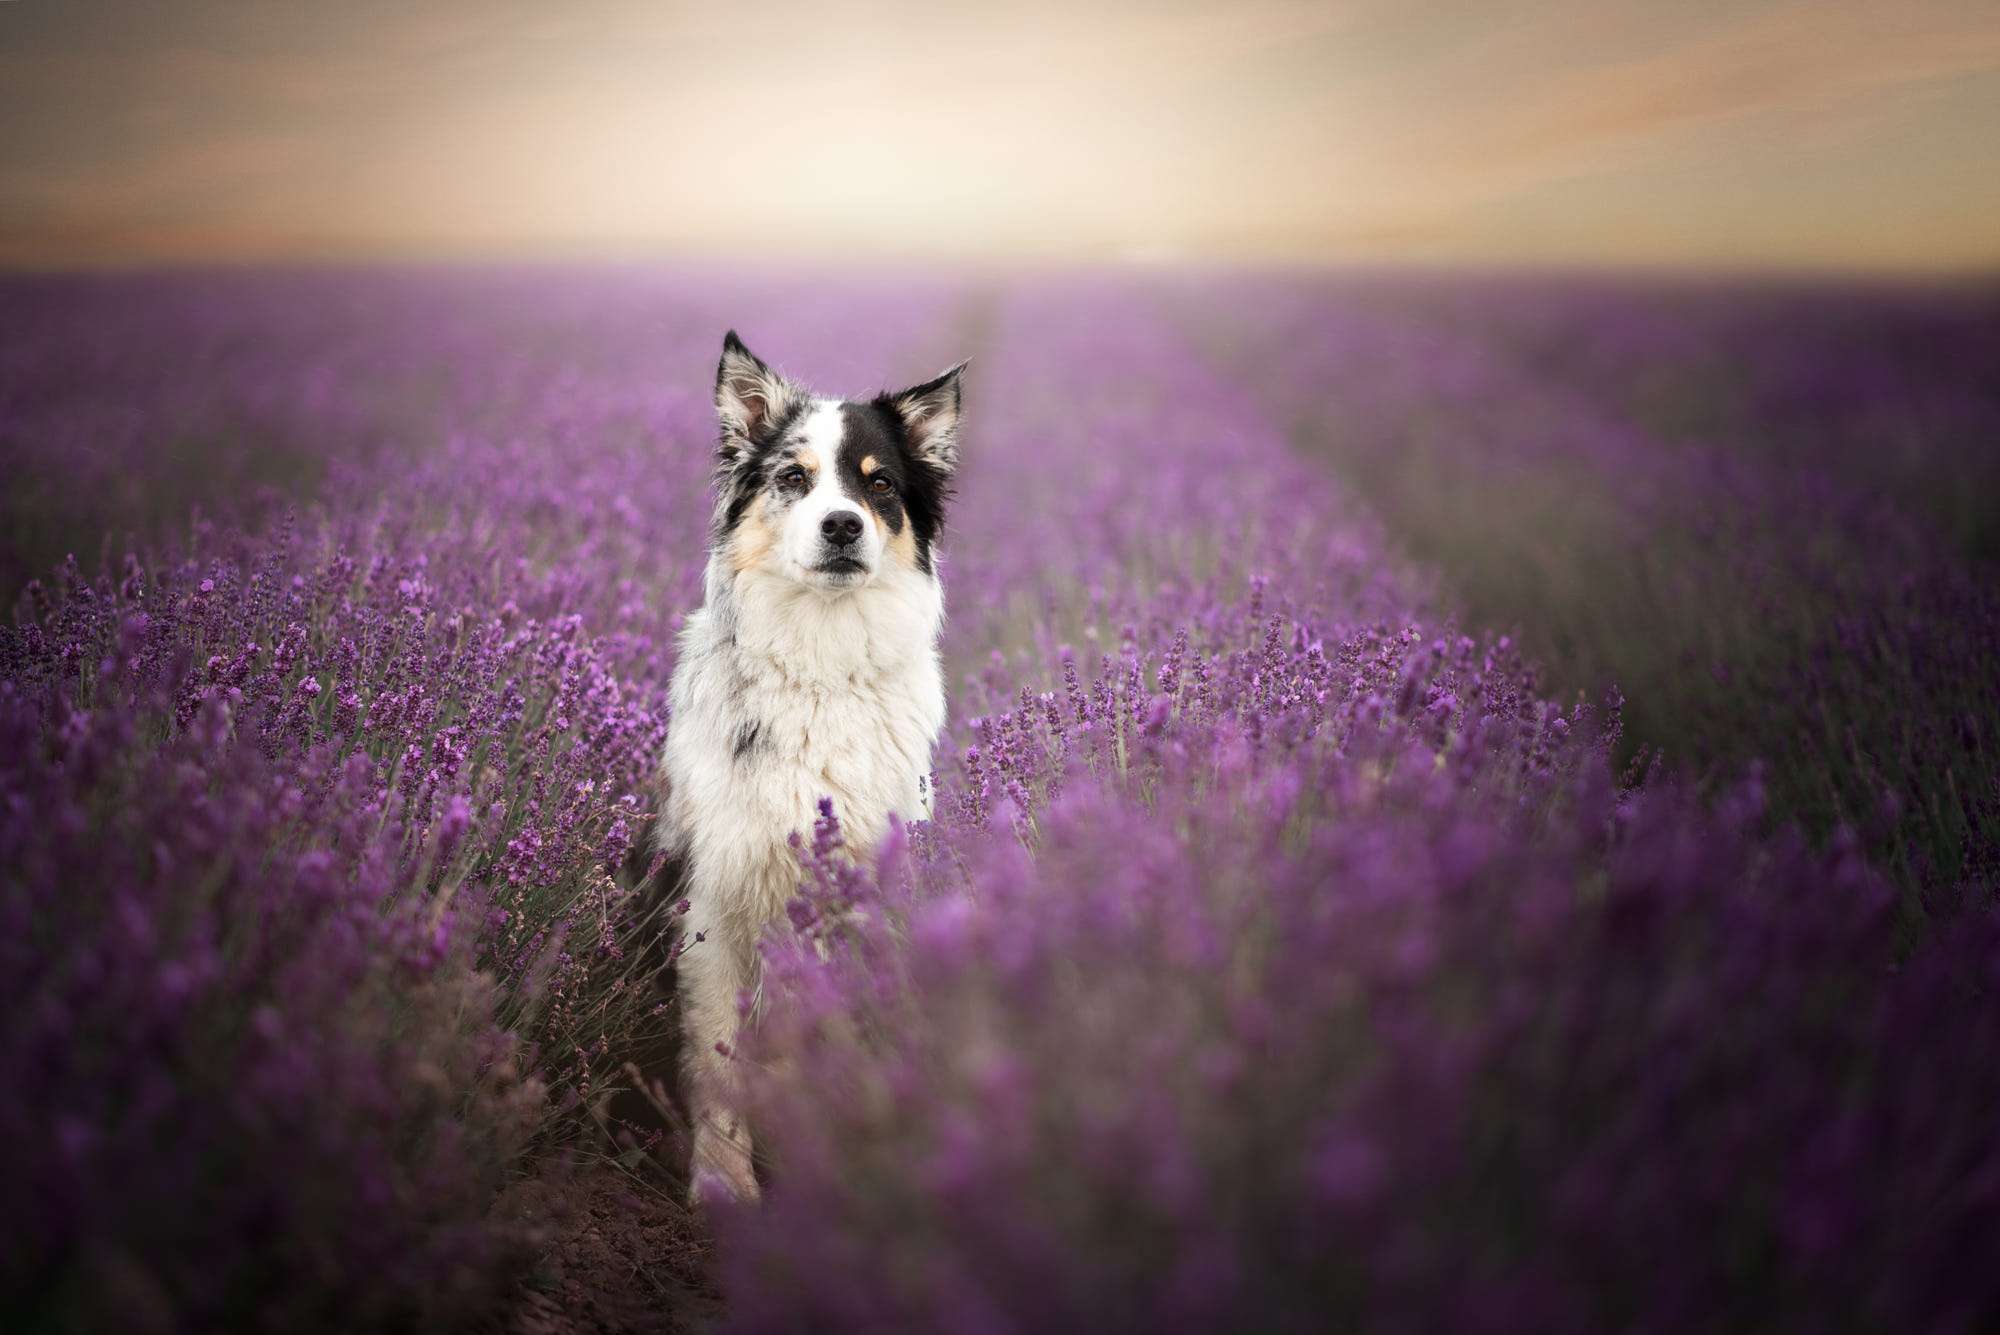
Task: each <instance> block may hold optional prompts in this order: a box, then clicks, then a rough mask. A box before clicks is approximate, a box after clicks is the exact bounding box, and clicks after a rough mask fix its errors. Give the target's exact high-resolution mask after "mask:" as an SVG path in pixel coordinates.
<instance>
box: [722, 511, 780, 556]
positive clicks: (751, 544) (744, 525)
mask: <svg viewBox="0 0 2000 1335" xmlns="http://www.w3.org/2000/svg"><path fill="white" fill-rule="evenodd" d="M734 539H735V540H734V541H733V542H732V543H731V544H730V548H729V568H730V569H731V570H734V571H735V572H736V573H737V574H739V575H740V574H742V573H743V572H744V571H746V570H754V569H756V568H757V567H758V566H761V565H763V564H764V558H766V557H768V556H769V555H770V554H771V548H772V547H773V546H775V545H776V544H777V541H778V534H777V532H776V530H774V529H773V528H772V527H771V525H770V524H769V523H767V522H766V520H765V515H764V498H763V497H762V496H759V497H757V498H756V499H755V500H753V501H751V502H750V508H749V509H748V510H745V511H744V512H743V518H742V519H741V520H740V521H738V523H737V525H736V532H735V535H734Z"/></svg>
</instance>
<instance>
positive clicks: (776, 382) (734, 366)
mask: <svg viewBox="0 0 2000 1335" xmlns="http://www.w3.org/2000/svg"><path fill="white" fill-rule="evenodd" d="M804 394H805V391H804V390H802V389H800V388H799V387H798V386H796V385H794V384H792V383H791V382H790V381H789V380H786V379H785V378H784V377H783V376H781V375H779V374H778V373H777V372H776V371H773V370H772V369H771V368H770V367H768V366H766V365H764V363H763V362H761V361H759V360H758V359H757V354H756V353H754V352H752V351H750V349H748V348H746V347H744V346H743V340H742V339H740V338H738V337H736V331H735V330H734V329H732V330H730V331H729V333H728V334H727V335H725V336H724V337H723V340H722V364H721V365H719V366H717V367H716V368H715V416H716V419H717V420H718V421H719V422H721V424H722V444H721V446H720V448H719V451H718V452H719V454H720V456H721V459H722V462H723V463H725V464H731V463H735V462H736V461H737V460H738V459H740V458H742V457H743V455H744V453H745V452H746V451H747V450H748V449H749V448H750V447H751V446H752V445H753V444H755V443H757V442H758V441H759V440H760V439H761V437H762V436H763V435H764V433H765V432H767V431H768V430H769V429H770V427H771V425H772V424H773V423H775V422H778V421H780V420H782V419H783V418H784V416H785V415H786V414H787V413H788V412H790V411H791V409H792V406H793V404H795V403H796V402H797V401H798V400H799V399H800V398H801V397H803V396H804Z"/></svg>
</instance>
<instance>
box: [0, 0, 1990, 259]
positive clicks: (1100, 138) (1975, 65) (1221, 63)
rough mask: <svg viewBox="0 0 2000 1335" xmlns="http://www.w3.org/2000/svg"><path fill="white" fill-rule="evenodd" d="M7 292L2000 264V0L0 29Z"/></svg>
mask: <svg viewBox="0 0 2000 1335" xmlns="http://www.w3.org/2000/svg"><path fill="white" fill-rule="evenodd" d="M0 124H4V125H5V126H6V127H7V128H6V132H5V133H4V134H0V263H4V264H8V265H11V266H15V267H23V266H31V267H71V266H78V265H86V266H97V265H135V264H144V265H151V264H158V263H162V262H165V263H174V264H184V263H195V264H204V265H205V264H212V263H217V262H245V261H250V262H271V261H279V262H300V261H369V260H398V261H402V260H435V259H478V260H489V261H490V260H512V259H537V260H549V259H576V258H587V257H620V258H654V257H660V256H666V255H769V254H785V255H793V256H802V257H809V258H829V257H866V258H871V259H884V258H888V259H911V258H922V259H926V260H937V259H944V260H964V259H975V258H986V257H998V258H1006V259H1021V258H1033V259H1054V260H1065V261H1073V260H1086V261H1088V260H1144V261H1161V260H1174V259H1185V260H1196V261H1220V262H1231V261H1256V262H1272V261H1277V262H1293V263H1297V262H1306V263H1312V264H1347V265H1352V264H1363V263H1365V264H1378V263H1385V262H1387V263H1395V264H1413V263H1414V264H1425V265H1437V264H1445V265H1478V266H1492V265H1517V264H1526V265H1534V266H1549V265H1590V266H1619V267H1631V266H1648V267H1658V266H1666V267H1675V268H1679V267H1697V268H1711V269H1712V268H1717V267H1721V268H1731V269H1733V268H1741V267H1770V266H1780V267H1784V268H1788V269H1799V268H1806V269H1818V270H1824V269H1833V270H1844V269H1867V270H1878V271H1879V270H1891V271H1912V270H1916V271H1937V270H1962V269H1966V268H1982V267H1986V266H1991V265H1992V264H1994V262H1995V261H1996V260H2000V133H1995V131H1996V128H2000V7H1996V6H1995V5H1993V4H1992V3H1991V2H1990V0H1920V2H1918V3H1893V2H1888V0H1730V2H1729V3H1720V2H1717V0H1694V2H1691V3H1667V2H1665V0H1588V2H1586V0H1541V2H1540V3H1525V4H1524V3H1514V4H1488V3H1479V2H1477V0H1423V2H1422V3H1408V2H1407V0H1334V2H1332V3H1325V2H1320V0H1238V2H1235V3H1217V2H1216V0H1059V2H1057V0H1047V2H1045V0H1006V2H996V3H980V4H977V5H963V6H955V5H935V4H919V3H914V2H913V0H862V2H859V3H839V4H832V3H811V2H809V0H780V2H779V3H746V4H729V5H716V4H683V3H639V2H638V0H578V2H575V3H568V4H562V5H551V4H547V3H537V4H526V3H519V2H518V0H497V2H496V0H480V3H469V2H466V0H447V2H445V3H427V4H423V5H408V4H397V3H387V2H386V0H360V2H358V3H342V4H337V5H336V4H317V5H308V4H297V3H287V4H271V3H267V2H265V0H257V2H255V3H252V2H250V0H187V2H185V3H180V4H174V5H151V4H133V3H109V2H107V0H63V2H62V3H56V2H55V0H8V2H7V3H0Z"/></svg>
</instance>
